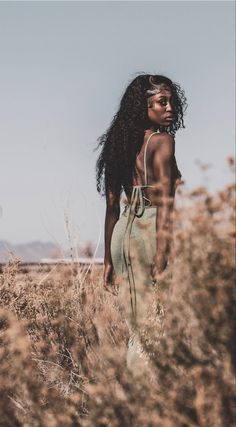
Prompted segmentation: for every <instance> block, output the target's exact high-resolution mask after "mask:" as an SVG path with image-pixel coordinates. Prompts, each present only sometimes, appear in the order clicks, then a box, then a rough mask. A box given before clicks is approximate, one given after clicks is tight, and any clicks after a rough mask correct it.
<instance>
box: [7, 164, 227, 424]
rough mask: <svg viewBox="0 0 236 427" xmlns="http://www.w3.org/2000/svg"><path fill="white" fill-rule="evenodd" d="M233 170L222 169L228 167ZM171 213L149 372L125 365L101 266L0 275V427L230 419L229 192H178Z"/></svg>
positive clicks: (118, 313) (120, 325)
mask: <svg viewBox="0 0 236 427" xmlns="http://www.w3.org/2000/svg"><path fill="white" fill-rule="evenodd" d="M228 163H229V167H230V168H231V170H232V172H234V170H235V168H234V160H233V159H232V158H230V159H228ZM178 193H179V194H178V197H179V198H180V199H181V198H182V200H183V202H184V201H186V200H187V201H188V203H183V204H182V206H181V207H180V208H178V209H177V208H176V209H175V212H174V229H173V245H172V252H171V269H172V277H170V276H166V279H165V280H164V281H163V282H162V283H161V284H160V286H159V292H158V293H156V294H155V295H156V296H157V295H158V297H159V298H160V300H161V302H160V303H161V306H162V307H163V309H164V334H162V335H160V334H159V333H158V328H157V327H156V326H157V325H156V324H155V322H154V321H152V319H150V327H149V330H148V333H147V336H146V338H145V339H143V342H142V344H143V346H144V348H145V349H146V350H147V351H148V354H149V358H150V360H149V362H148V363H149V365H148V366H149V367H151V368H150V369H151V373H152V377H153V378H155V381H152V382H151V381H150V376H149V375H148V374H147V372H148V371H147V370H146V368H145V367H144V368H143V371H142V370H140V376H139V377H135V378H134V377H133V376H132V373H131V372H130V371H128V370H127V368H126V365H125V356H126V347H127V342H128V339H129V334H128V328H127V324H126V322H125V319H124V317H123V311H122V307H120V305H119V303H118V300H117V298H116V297H115V296H113V295H112V294H109V293H107V292H106V291H104V289H103V287H102V269H100V268H99V267H96V266H94V267H91V269H90V271H89V272H85V273H86V276H85V273H84V271H82V270H80V271H79V272H78V271H77V270H76V268H75V266H73V265H72V266H58V267H57V269H55V270H54V271H53V272H52V273H51V274H50V273H49V274H47V275H46V276H42V273H41V274H39V273H38V274H35V273H33V272H32V273H31V272H29V273H28V274H21V272H20V268H19V267H20V260H19V259H17V258H16V257H15V256H14V254H12V255H11V257H10V259H9V263H8V264H7V265H6V266H5V267H4V269H3V272H2V274H1V276H0V297H1V298H0V301H1V302H0V304H1V309H0V372H1V382H0V394H1V400H0V412H1V414H0V425H1V426H4V427H8V426H9V427H12V426H24V427H36V426H43V427H44V426H45V427H54V426H55V427H56V426H63V427H64V426H65V427H67V426H82V427H94V426H99V427H105V426H109V427H118V426H119V427H120V426H122V427H123V426H124V427H126V426H128V427H130V426H133V427H141V426H142V427H146V426H148V427H152V426H155V427H156V426H158V427H159V426H160V427H195V426H201V427H227V426H229V427H231V426H233V423H234V420H235V389H234V388H235V383H234V377H235V346H234V320H235V317H234V303H235V293H234V283H235V184H234V183H232V184H230V185H227V186H226V187H225V188H223V189H221V190H220V191H218V192H217V193H216V194H210V193H209V191H208V190H207V189H206V188H204V187H201V188H198V189H195V190H194V191H192V192H186V191H184V189H182V188H180V189H179V190H178Z"/></svg>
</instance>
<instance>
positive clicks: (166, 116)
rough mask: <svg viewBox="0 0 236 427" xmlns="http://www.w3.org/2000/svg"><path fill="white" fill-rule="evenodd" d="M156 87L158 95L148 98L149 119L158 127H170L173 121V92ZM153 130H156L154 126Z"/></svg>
mask: <svg viewBox="0 0 236 427" xmlns="http://www.w3.org/2000/svg"><path fill="white" fill-rule="evenodd" d="M156 87H157V89H156V95H153V96H150V97H149V98H148V117H149V119H150V120H151V121H152V122H154V123H156V124H157V125H160V126H168V125H169V124H170V123H171V121H172V120H173V111H172V106H171V97H172V94H171V90H170V89H169V90H168V89H164V88H162V87H161V85H157V86H156ZM158 87H159V88H158ZM170 116H172V118H171V117H170ZM152 128H153V129H154V126H153V127H151V129H152ZM153 129H152V130H153Z"/></svg>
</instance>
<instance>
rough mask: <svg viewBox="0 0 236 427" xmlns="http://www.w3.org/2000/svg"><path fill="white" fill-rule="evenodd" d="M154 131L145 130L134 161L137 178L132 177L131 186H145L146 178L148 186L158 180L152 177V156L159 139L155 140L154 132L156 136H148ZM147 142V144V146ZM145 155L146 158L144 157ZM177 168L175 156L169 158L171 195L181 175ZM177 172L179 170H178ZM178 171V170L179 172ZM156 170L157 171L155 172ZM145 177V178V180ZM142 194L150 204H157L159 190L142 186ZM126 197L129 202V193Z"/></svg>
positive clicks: (173, 194)
mask: <svg viewBox="0 0 236 427" xmlns="http://www.w3.org/2000/svg"><path fill="white" fill-rule="evenodd" d="M153 133H154V132H153V131H151V130H147V131H146V132H145V134H144V141H143V145H142V147H141V150H140V152H139V153H138V155H137V157H136V163H135V169H136V172H137V175H138V176H137V178H134V179H133V186H135V185H142V186H145V183H146V180H148V184H149V185H150V186H152V185H153V186H155V184H157V182H158V181H159V178H158V177H156V176H155V177H154V172H153V156H154V153H155V151H156V149H157V145H158V143H159V141H157V137H158V134H156V135H155V136H156V138H153V137H151V138H149V137H150V136H151V135H152V134H153ZM148 139H149V141H148ZM147 143H148V146H147ZM145 148H146V156H145ZM145 157H146V158H145ZM145 164H146V177H145ZM177 171H178V168H177V166H176V162H175V158H173V159H171V177H172V178H171V181H172V182H171V196H172V197H174V196H175V181H176V178H178V177H179V176H181V174H180V175H179V174H178V173H177ZM178 172H179V171H178ZM179 173H180V172H179ZM156 175H158V176H159V174H158V172H157V174H156ZM145 178H146V180H145ZM143 194H144V196H145V197H146V198H148V199H149V200H150V201H151V203H152V205H158V202H159V197H160V192H159V191H158V190H157V189H156V188H155V189H154V188H151V187H148V188H143ZM126 197H127V199H128V203H130V199H131V193H129V194H126Z"/></svg>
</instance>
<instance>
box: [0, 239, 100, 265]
mask: <svg viewBox="0 0 236 427" xmlns="http://www.w3.org/2000/svg"><path fill="white" fill-rule="evenodd" d="M94 250H95V245H94V244H92V243H91V242H88V243H87V245H84V246H83V247H78V249H77V251H78V255H79V256H85V257H87V256H91V255H93V253H94ZM8 251H11V252H13V254H14V255H16V256H18V257H20V258H21V261H22V262H40V260H41V258H46V257H50V258H62V257H64V256H65V257H68V256H69V255H70V251H69V250H64V254H62V252H61V250H60V248H59V247H58V246H56V245H55V244H54V243H52V242H41V241H40V240H34V241H32V242H28V243H20V244H16V245H12V244H11V243H9V242H8V241H7V240H0V262H8V261H9V259H10V258H9V256H8V255H7V252H8ZM103 254H104V247H103V245H102V244H101V245H99V247H98V250H97V252H96V255H95V256H96V257H103ZM73 255H74V256H76V254H75V252H74V251H73Z"/></svg>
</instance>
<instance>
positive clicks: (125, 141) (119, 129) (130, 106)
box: [95, 73, 187, 196]
mask: <svg viewBox="0 0 236 427" xmlns="http://www.w3.org/2000/svg"><path fill="white" fill-rule="evenodd" d="M152 83H153V84H160V83H164V84H165V85H166V86H168V87H169V88H170V89H171V91H172V112H173V115H174V119H173V120H172V122H171V124H169V125H168V126H158V125H156V130H159V131H160V132H168V133H169V134H171V135H175V133H176V131H177V130H178V129H179V128H185V126H184V121H183V115H184V112H185V110H186V108H187V102H186V97H185V93H184V91H183V89H181V87H180V85H179V84H178V83H175V82H173V81H171V80H170V79H169V78H167V77H165V76H162V75H152V76H151V75H150V74H146V73H142V74H140V75H138V76H137V77H135V78H134V79H133V80H132V81H131V83H129V85H128V87H127V88H126V90H125V92H124V94H123V96H122V97H121V100H120V105H119V108H118V111H117V113H116V114H115V115H114V117H113V119H112V121H111V124H110V126H109V128H108V129H107V130H106V132H105V133H103V134H102V135H101V136H100V137H99V138H98V139H97V141H98V145H97V147H96V148H95V150H97V149H98V148H99V147H101V152H100V155H99V157H98V159H97V162H96V186H97V191H98V192H99V193H100V194H101V196H105V195H106V193H107V191H109V190H111V191H112V193H113V194H117V195H120V194H121V192H122V190H124V191H125V193H126V194H127V193H129V192H130V188H131V186H132V183H133V176H134V175H135V176H136V172H135V162H136V156H137V154H138V153H139V152H140V150H141V147H142V144H143V140H144V132H145V129H148V128H149V127H150V125H152V126H153V124H154V123H153V122H150V120H149V118H148V107H147V96H146V91H147V90H148V89H150V90H152V89H154V88H155V86H153V84H152ZM175 170H176V175H177V178H181V173H180V171H179V170H178V167H177V164H176V161H175Z"/></svg>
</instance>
